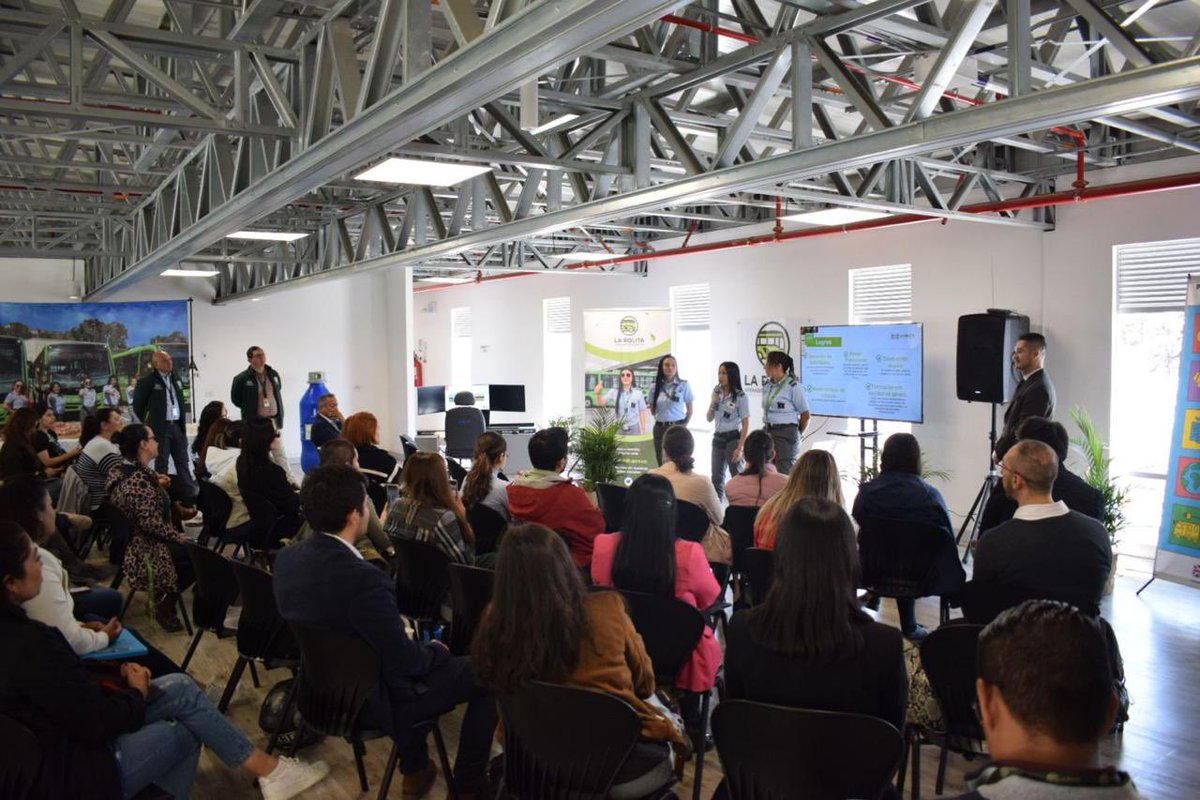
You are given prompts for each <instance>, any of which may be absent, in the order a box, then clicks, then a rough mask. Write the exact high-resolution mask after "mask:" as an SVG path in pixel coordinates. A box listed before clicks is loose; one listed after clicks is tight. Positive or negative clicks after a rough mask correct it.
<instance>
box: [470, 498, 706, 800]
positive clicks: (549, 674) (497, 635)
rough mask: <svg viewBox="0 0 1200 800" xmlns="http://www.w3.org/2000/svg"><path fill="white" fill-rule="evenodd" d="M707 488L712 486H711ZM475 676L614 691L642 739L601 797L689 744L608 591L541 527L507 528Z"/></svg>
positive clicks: (501, 682)
mask: <svg viewBox="0 0 1200 800" xmlns="http://www.w3.org/2000/svg"><path fill="white" fill-rule="evenodd" d="M709 488H712V484H709ZM471 654H472V658H473V659H474V662H475V665H476V667H477V669H478V670H479V676H480V678H481V679H482V680H483V681H484V682H485V683H487V684H488V685H489V686H491V687H492V688H493V689H494V690H495V691H497V692H505V693H508V692H513V691H516V690H517V689H519V688H521V687H522V686H524V685H525V684H527V683H529V682H530V681H545V682H547V683H557V684H565V685H569V686H579V687H582V688H585V689H595V690H598V691H601V692H605V693H607V694H611V695H615V696H617V697H619V698H621V699H622V700H624V701H626V702H627V703H629V704H630V705H631V706H633V708H634V710H636V711H637V712H638V715H639V716H640V717H641V720H642V731H641V739H640V740H639V741H638V743H637V744H635V745H634V748H633V750H632V751H631V752H630V754H629V757H628V758H627V759H626V761H625V763H624V764H623V765H622V767H621V770H620V772H618V774H617V777H616V780H615V781H614V785H613V787H612V789H611V791H610V793H609V795H608V796H609V797H611V798H614V799H616V800H620V798H636V797H643V796H645V795H646V794H647V793H648V791H649V790H651V789H654V788H657V787H660V786H663V785H664V784H665V783H667V782H668V781H669V779H670V775H671V769H672V767H671V747H670V745H671V744H675V745H679V746H682V747H684V748H685V750H686V748H687V746H688V745H687V740H686V738H685V737H684V735H683V733H682V731H680V729H679V727H678V726H677V725H676V724H675V723H674V722H673V721H672V720H671V718H670V717H669V716H667V715H666V714H664V713H663V712H662V711H661V710H660V709H661V705H660V704H659V702H658V699H657V698H656V697H655V695H654V665H653V664H652V663H651V661H650V656H649V655H647V653H646V648H645V645H643V644H642V637H641V636H639V635H638V632H637V630H635V629H634V627H633V621H632V620H630V619H629V614H628V612H627V611H626V609H625V600H624V598H623V597H622V596H621V595H620V594H618V593H616V592H597V593H594V594H588V592H587V589H586V587H585V586H584V583H583V578H582V576H580V574H579V570H577V569H575V567H574V559H573V558H572V556H571V554H570V552H569V551H568V549H567V547H566V544H565V542H563V540H562V537H560V536H559V535H557V534H556V533H555V532H554V531H552V530H550V529H549V528H547V527H545V526H543V525H521V526H517V527H515V528H512V529H510V530H509V532H508V534H507V535H506V536H505V537H504V539H503V541H501V543H500V552H499V556H498V557H497V559H496V583H495V590H494V591H493V593H492V602H491V605H489V606H488V609H487V611H486V612H485V613H484V616H483V619H482V620H481V621H480V624H479V629H478V631H477V632H476V634H475V642H474V645H473V647H472V650H471Z"/></svg>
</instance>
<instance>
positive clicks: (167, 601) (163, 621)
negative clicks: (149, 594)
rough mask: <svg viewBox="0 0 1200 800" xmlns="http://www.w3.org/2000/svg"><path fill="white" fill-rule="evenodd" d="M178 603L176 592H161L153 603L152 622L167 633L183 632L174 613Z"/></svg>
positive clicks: (181, 625)
mask: <svg viewBox="0 0 1200 800" xmlns="http://www.w3.org/2000/svg"><path fill="white" fill-rule="evenodd" d="M178 603H179V594H178V593H177V592H161V593H159V595H158V599H157V600H156V601H155V603H154V621H155V622H157V623H158V624H159V626H160V627H161V628H162V629H163V630H164V631H166V632H167V633H179V632H180V631H181V630H183V623H182V622H180V621H179V616H178V614H176V612H175V606H176V605H177V604H178Z"/></svg>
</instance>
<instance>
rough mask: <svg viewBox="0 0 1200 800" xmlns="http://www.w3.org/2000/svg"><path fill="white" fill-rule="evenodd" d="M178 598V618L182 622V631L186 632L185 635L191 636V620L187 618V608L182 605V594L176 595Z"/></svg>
mask: <svg viewBox="0 0 1200 800" xmlns="http://www.w3.org/2000/svg"><path fill="white" fill-rule="evenodd" d="M177 597H178V598H179V617H180V619H182V620H183V629H184V630H185V631H187V635H188V636H191V635H192V618H191V617H189V616H188V612H187V606H186V605H184V603H183V593H182V592H179V593H177Z"/></svg>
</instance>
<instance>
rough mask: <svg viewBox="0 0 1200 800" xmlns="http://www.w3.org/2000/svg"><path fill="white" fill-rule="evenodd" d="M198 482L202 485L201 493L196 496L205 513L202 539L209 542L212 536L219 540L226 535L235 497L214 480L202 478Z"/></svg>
mask: <svg viewBox="0 0 1200 800" xmlns="http://www.w3.org/2000/svg"><path fill="white" fill-rule="evenodd" d="M197 483H198V484H199V486H200V494H199V496H198V497H197V498H196V505H197V506H199V508H200V513H201V514H203V515H204V527H203V528H202V530H201V534H200V536H201V540H202V541H203V542H207V541H208V540H209V539H210V538H211V539H217V540H218V541H219V540H220V539H221V537H222V536H224V535H225V528H226V526H227V525H228V524H229V515H230V514H232V513H233V499H232V498H230V496H229V494H228V493H227V492H226V491H225V490H224V489H222V488H221V487H220V486H217V485H216V484H215V483H213V482H212V481H206V480H201V481H197Z"/></svg>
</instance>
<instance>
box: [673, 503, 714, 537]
mask: <svg viewBox="0 0 1200 800" xmlns="http://www.w3.org/2000/svg"><path fill="white" fill-rule="evenodd" d="M706 533H708V512H707V511H705V510H704V509H703V508H701V507H700V506H698V505H696V504H695V503H689V502H688V501H687V500H676V501H675V535H676V536H678V537H679V538H680V539H686V540H687V541H689V542H698V541H700V540H701V539H703V538H704V534H706Z"/></svg>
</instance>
